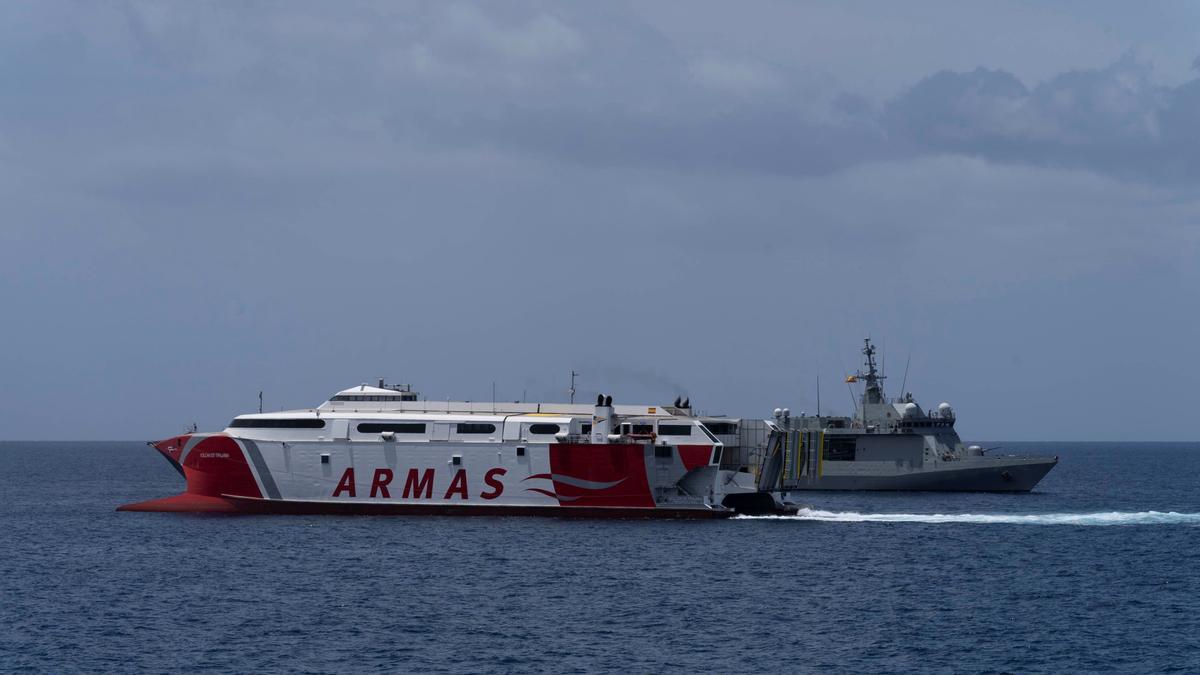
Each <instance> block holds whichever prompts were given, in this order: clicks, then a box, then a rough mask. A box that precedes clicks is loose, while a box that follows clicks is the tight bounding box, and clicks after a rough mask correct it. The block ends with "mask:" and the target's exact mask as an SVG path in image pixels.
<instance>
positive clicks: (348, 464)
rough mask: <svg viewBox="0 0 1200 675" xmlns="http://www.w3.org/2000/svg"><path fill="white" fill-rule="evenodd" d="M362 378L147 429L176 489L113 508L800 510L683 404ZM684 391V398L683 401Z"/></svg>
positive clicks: (679, 514)
mask: <svg viewBox="0 0 1200 675" xmlns="http://www.w3.org/2000/svg"><path fill="white" fill-rule="evenodd" d="M378 385H379V386H367V385H365V384H363V385H360V386H358V387H353V388H351V389H346V390H344V391H340V392H338V393H337V394H336V395H334V396H333V397H332V398H330V399H329V400H328V401H325V402H324V403H322V404H321V405H319V406H317V407H316V408H311V409H304V410H292V411H285V412H279V413H261V412H260V413H257V414H245V415H239V416H237V417H235V418H234V419H233V421H232V422H230V424H229V426H228V427H227V428H225V429H224V430H222V431H220V432H216V433H195V432H192V433H185V434H182V435H179V436H173V437H171V438H167V439H163V440H160V441H156V442H152V443H151V444H150V445H152V446H153V447H154V448H155V449H156V450H157V451H158V452H159V453H160V454H161V455H162V456H163V457H165V458H166V459H167V460H168V461H169V462H170V463H171V465H172V466H173V467H174V468H175V469H176V470H177V471H178V472H179V473H180V474H181V475H182V476H183V477H184V479H185V481H186V485H187V487H186V490H185V491H184V492H183V493H182V494H179V495H175V496H171V497H166V498H162V499H153V500H150V501H145V502H140V503H135V504H128V505H125V506H122V507H120V508H119V509H118V510H121V511H158V512H203V513H292V514H318V513H320V514H420V515H431V514H437V515H549V516H566V517H572V516H583V517H620V518H629V517H653V518H726V517H729V516H732V515H735V514H737V513H764V512H765V513H778V512H787V511H788V510H794V508H792V507H790V506H789V505H786V504H784V503H782V502H780V501H779V500H778V499H777V498H776V497H775V496H773V495H771V494H769V493H765V492H762V491H760V490H759V489H758V487H757V485H756V484H755V483H754V481H753V479H752V478H751V477H750V476H749V474H747V473H745V472H737V471H730V470H724V469H722V468H721V455H722V449H723V445H722V443H721V442H720V440H718V439H717V437H716V436H714V435H713V434H712V433H711V432H710V431H709V430H708V429H706V428H705V426H704V424H703V423H702V422H701V421H700V419H699V418H697V417H694V416H693V415H692V414H691V411H690V409H689V408H682V407H680V406H678V405H676V406H634V405H614V404H613V402H612V397H611V396H603V395H602V396H599V397H598V398H597V401H596V404H595V405H594V406H590V405H586V404H585V405H579V404H574V403H495V402H491V403H480V402H463V401H460V402H454V401H445V402H442V401H422V400H418V399H419V397H418V395H417V394H416V393H415V392H413V391H412V388H411V387H409V386H407V385H388V384H386V383H385V382H384V381H383V380H380V381H379V383H378ZM677 403H678V402H677Z"/></svg>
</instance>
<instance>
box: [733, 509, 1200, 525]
mask: <svg viewBox="0 0 1200 675" xmlns="http://www.w3.org/2000/svg"><path fill="white" fill-rule="evenodd" d="M739 518H742V519H747V520H750V519H754V520H801V521H820V522H830V523H978V524H1000V525H1200V513H1178V512H1175V511H1103V512H1097V513H1028V514H1020V513H857V512H854V511H820V510H816V509H800V511H799V512H798V513H796V514H795V515H788V516H739Z"/></svg>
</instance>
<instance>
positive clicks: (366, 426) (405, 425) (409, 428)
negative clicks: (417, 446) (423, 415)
mask: <svg viewBox="0 0 1200 675" xmlns="http://www.w3.org/2000/svg"><path fill="white" fill-rule="evenodd" d="M358 431H359V433H362V434H379V433H383V432H385V431H390V432H392V433H396V434H423V433H425V424H424V423H423V422H363V423H362V424H360V425H358Z"/></svg>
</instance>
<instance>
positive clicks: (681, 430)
mask: <svg viewBox="0 0 1200 675" xmlns="http://www.w3.org/2000/svg"><path fill="white" fill-rule="evenodd" d="M658 435H659V436H691V435H692V425H690V424H660V425H658Z"/></svg>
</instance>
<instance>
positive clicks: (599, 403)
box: [592, 394, 615, 445]
mask: <svg viewBox="0 0 1200 675" xmlns="http://www.w3.org/2000/svg"><path fill="white" fill-rule="evenodd" d="M614 418H615V415H614V414H613V407H612V397H611V396H608V397H605V396H604V394H601V395H600V396H597V397H596V409H595V410H594V411H593V412H592V443H593V444H594V445H607V444H608V435H609V434H610V433H612V429H613V420H614Z"/></svg>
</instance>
